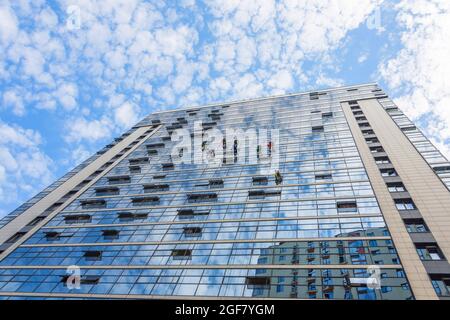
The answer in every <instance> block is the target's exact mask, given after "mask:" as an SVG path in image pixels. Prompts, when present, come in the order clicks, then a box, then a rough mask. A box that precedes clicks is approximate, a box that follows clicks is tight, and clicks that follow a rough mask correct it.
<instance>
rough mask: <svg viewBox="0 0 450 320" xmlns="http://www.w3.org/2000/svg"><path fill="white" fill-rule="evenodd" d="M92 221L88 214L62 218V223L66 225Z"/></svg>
mask: <svg viewBox="0 0 450 320" xmlns="http://www.w3.org/2000/svg"><path fill="white" fill-rule="evenodd" d="M91 221H92V217H91V215H89V214H74V215H70V216H64V222H65V223H66V224H71V223H90V222H91Z"/></svg>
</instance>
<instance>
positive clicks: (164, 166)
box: [161, 163, 175, 170]
mask: <svg viewBox="0 0 450 320" xmlns="http://www.w3.org/2000/svg"><path fill="white" fill-rule="evenodd" d="M161 166H162V169H163V170H173V169H174V167H175V166H174V165H173V163H163V164H162V165H161Z"/></svg>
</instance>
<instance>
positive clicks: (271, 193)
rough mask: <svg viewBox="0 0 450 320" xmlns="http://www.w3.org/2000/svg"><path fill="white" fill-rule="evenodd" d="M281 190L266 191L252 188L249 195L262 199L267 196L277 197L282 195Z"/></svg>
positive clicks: (252, 197)
mask: <svg viewBox="0 0 450 320" xmlns="http://www.w3.org/2000/svg"><path fill="white" fill-rule="evenodd" d="M280 195H281V191H265V190H251V191H249V192H248V197H249V198H250V199H260V198H265V197H276V196H280Z"/></svg>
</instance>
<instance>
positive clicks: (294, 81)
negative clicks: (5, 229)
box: [0, 0, 450, 216]
mask: <svg viewBox="0 0 450 320" xmlns="http://www.w3.org/2000/svg"><path fill="white" fill-rule="evenodd" d="M449 34H450V1H448V0H440V1H436V0H435V1H430V0H408V1H401V0H399V1H382V0H354V1H353V0H317V1H314V0H298V1H294V0H293V1H272V0H264V1H236V0H217V1H210V0H203V1H194V0H179V1H158V0H154V1H133V0H126V1H120V0H117V1H112V0H111V1H106V0H99V1H95V0H80V1H74V0H72V1H40V0H33V1H27V0H20V1H19V0H13V1H8V0H0V216H2V215H4V214H6V213H8V212H9V211H11V210H12V209H14V208H15V207H17V206H18V205H20V204H21V203H22V202H23V201H25V200H27V199H28V198H29V197H31V196H32V195H34V194H35V193H36V192H38V191H40V190H41V189H42V188H43V187H45V186H46V185H48V184H49V183H51V182H52V181H53V180H54V179H56V178H57V177H59V176H61V175H62V174H64V173H65V172H66V171H67V170H69V169H70V168H72V167H73V166H75V165H76V164H78V163H79V162H81V161H82V160H83V159H85V158H86V157H87V156H88V155H90V154H92V153H94V152H95V151H96V150H98V149H99V148H100V147H102V146H104V145H106V144H108V143H109V142H110V141H111V140H112V138H113V137H115V136H118V135H120V134H121V133H122V132H123V131H124V130H126V129H127V128H129V127H131V126H132V125H133V124H134V123H135V122H137V121H138V120H139V119H140V118H142V117H143V116H145V115H146V114H148V113H150V112H152V111H155V110H161V109H170V108H177V107H186V106H194V105H202V104H206V103H210V102H220V101H227V100H235V99H241V98H254V97H260V96H267V95H273V94H282V93H290V92H298V91H306V90H310V89H319V88H327V87H333V86H339V85H351V84H356V83H362V82H372V81H375V82H378V83H379V84H380V85H381V86H382V87H383V88H384V89H385V90H387V92H388V93H389V94H390V95H391V96H392V97H393V98H394V100H395V101H396V102H397V104H398V105H399V106H400V107H401V108H402V109H403V110H404V111H405V112H406V113H407V114H408V116H410V117H411V118H412V119H413V120H414V121H416V122H417V123H418V124H419V126H420V127H421V128H422V130H423V131H424V132H425V133H426V134H427V135H428V136H429V137H430V138H431V139H432V141H433V142H434V143H435V144H436V145H437V146H438V147H439V148H440V150H441V151H442V152H443V153H444V154H446V155H447V156H448V155H450V147H449V145H450V107H449V106H450V86H449V85H448V84H447V82H448V80H447V79H446V76H447V75H449V74H450V58H449V57H450V41H449Z"/></svg>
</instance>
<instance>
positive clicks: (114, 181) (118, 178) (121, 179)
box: [108, 176, 131, 184]
mask: <svg viewBox="0 0 450 320" xmlns="http://www.w3.org/2000/svg"><path fill="white" fill-rule="evenodd" d="M108 182H109V184H121V183H130V182H131V178H130V176H116V177H108Z"/></svg>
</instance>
